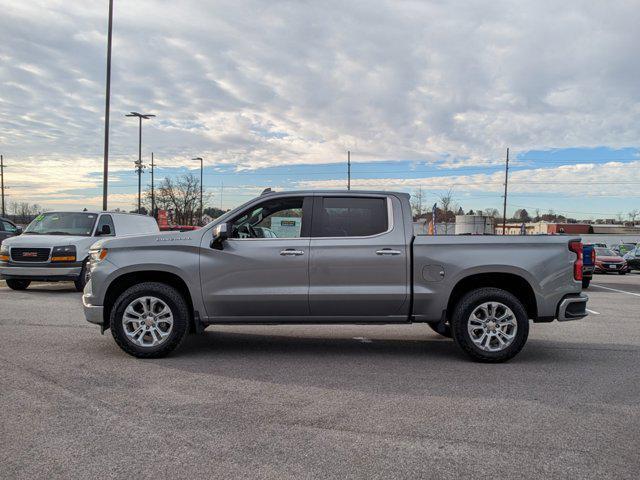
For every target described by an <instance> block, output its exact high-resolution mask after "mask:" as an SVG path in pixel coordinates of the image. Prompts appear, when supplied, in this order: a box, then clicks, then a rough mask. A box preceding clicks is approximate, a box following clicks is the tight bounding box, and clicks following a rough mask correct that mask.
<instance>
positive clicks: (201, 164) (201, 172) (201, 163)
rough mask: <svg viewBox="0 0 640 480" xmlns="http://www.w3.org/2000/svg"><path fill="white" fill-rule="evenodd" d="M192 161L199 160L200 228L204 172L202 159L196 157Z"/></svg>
mask: <svg viewBox="0 0 640 480" xmlns="http://www.w3.org/2000/svg"><path fill="white" fill-rule="evenodd" d="M192 160H200V226H202V176H203V175H202V174H203V170H204V160H203V159H202V157H196V158H193V159H192Z"/></svg>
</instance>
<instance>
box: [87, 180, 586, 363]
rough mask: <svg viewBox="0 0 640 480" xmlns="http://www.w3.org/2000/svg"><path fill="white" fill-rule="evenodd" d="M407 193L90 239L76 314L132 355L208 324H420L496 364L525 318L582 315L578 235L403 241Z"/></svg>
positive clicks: (356, 196)
mask: <svg viewBox="0 0 640 480" xmlns="http://www.w3.org/2000/svg"><path fill="white" fill-rule="evenodd" d="M409 200H410V197H409V195H408V194H406V193H393V192H365V191H358V192H354V191H342V192H340V191H322V192H313V191H306V192H283V193H276V192H268V193H265V194H263V195H262V196H260V197H258V198H255V199H253V200H251V201H250V202H248V203H246V204H245V205H242V206H240V207H238V208H237V209H235V210H232V211H230V212H228V213H226V214H224V215H222V216H221V217H219V218H217V219H216V220H215V222H213V223H211V224H209V225H207V226H206V227H204V228H202V229H201V230H196V231H193V232H188V233H161V234H156V235H143V236H137V237H130V238H115V239H105V240H100V241H98V242H96V243H95V244H94V245H93V247H92V249H91V264H90V279H89V282H88V283H87V286H86V287H85V290H84V295H83V297H82V301H83V305H84V311H85V316H86V318H87V320H88V321H89V322H92V323H95V324H99V325H100V326H101V329H102V330H103V331H104V330H105V329H111V333H112V335H113V337H114V340H115V342H116V343H117V344H118V346H120V348H122V349H123V350H124V351H125V352H127V353H129V354H131V355H134V356H137V357H143V358H152V357H161V356H163V355H167V354H168V353H170V352H171V351H172V350H174V349H175V348H176V347H177V346H178V345H180V343H182V341H183V340H184V338H185V336H186V334H187V333H188V332H189V331H195V332H201V331H203V330H204V328H206V327H207V326H208V325H215V324H237V325H240V324H255V323H263V324H289V325H290V324H322V323H324V324H381V323H388V324H405V325H408V324H411V323H426V324H428V325H430V326H431V328H432V329H433V330H435V331H436V332H438V333H439V334H441V335H444V336H447V337H453V338H454V340H455V343H456V345H458V346H459V347H460V348H461V349H462V350H463V351H464V352H465V353H467V354H468V355H469V356H471V357H472V358H473V359H475V360H480V361H485V362H502V361H505V360H508V359H510V358H512V357H513V356H515V355H516V354H517V353H518V352H519V351H520V350H521V349H522V347H523V346H524V344H525V342H526V340H527V337H528V334H529V324H530V320H533V321H534V322H551V321H553V320H554V319H558V320H561V321H565V320H576V319H580V318H583V317H585V316H586V315H587V311H586V304H587V296H586V295H584V294H582V293H581V288H582V283H581V281H582V243H581V242H580V239H579V238H577V237H566V236H560V235H557V236H553V235H550V236H540V237H534V236H518V237H516V236H509V237H507V236H502V235H496V236H490V235H478V236H462V235H438V236H432V235H429V236H425V235H419V236H414V234H413V226H412V218H411V205H410V201H409ZM263 228H265V229H269V230H272V231H273V232H274V233H275V234H276V235H277V237H265V236H263V234H264V232H265V231H266V230H260V229H263Z"/></svg>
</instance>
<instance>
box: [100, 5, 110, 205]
mask: <svg viewBox="0 0 640 480" xmlns="http://www.w3.org/2000/svg"><path fill="white" fill-rule="evenodd" d="M112 31H113V0H109V29H108V33H107V86H106V93H105V107H104V160H103V170H102V210H107V190H108V188H107V187H108V183H109V111H110V101H111V37H112Z"/></svg>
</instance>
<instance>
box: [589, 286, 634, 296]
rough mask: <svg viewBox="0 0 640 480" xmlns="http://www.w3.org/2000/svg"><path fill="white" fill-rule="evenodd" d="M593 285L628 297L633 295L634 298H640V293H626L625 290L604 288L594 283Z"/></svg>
mask: <svg viewBox="0 0 640 480" xmlns="http://www.w3.org/2000/svg"><path fill="white" fill-rule="evenodd" d="M591 285H592V286H594V287H598V288H604V289H605V290H611V291H612V292H618V293H626V294H627V295H633V296H634V297H640V293H633V292H626V291H624V290H618V289H617V288H611V287H603V286H602V285H598V284H596V283H592V284H591Z"/></svg>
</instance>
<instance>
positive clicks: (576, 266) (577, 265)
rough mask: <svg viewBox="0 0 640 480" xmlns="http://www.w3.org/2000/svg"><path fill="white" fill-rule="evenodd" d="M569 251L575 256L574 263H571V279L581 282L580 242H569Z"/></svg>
mask: <svg viewBox="0 0 640 480" xmlns="http://www.w3.org/2000/svg"><path fill="white" fill-rule="evenodd" d="M569 250H571V251H572V252H574V253H575V254H576V255H577V258H576V261H575V262H573V278H574V279H576V280H582V242H569ZM592 258H593V256H592Z"/></svg>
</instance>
